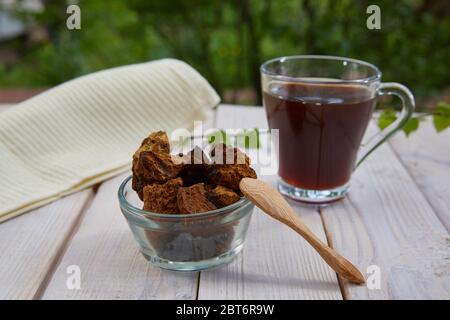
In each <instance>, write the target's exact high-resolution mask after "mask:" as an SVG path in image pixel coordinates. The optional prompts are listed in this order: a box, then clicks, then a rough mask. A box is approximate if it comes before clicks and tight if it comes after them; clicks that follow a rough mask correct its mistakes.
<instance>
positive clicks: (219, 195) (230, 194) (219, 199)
mask: <svg viewBox="0 0 450 320" xmlns="http://www.w3.org/2000/svg"><path fill="white" fill-rule="evenodd" d="M240 198H241V197H240V196H239V195H238V194H237V193H236V192H234V191H233V190H231V189H229V188H227V187H224V186H217V187H215V188H214V189H212V190H211V191H209V192H208V199H209V200H211V202H212V203H214V204H215V205H216V207H217V208H223V207H226V206H228V205H230V204H233V203H235V202H237V201H238V200H239V199H240Z"/></svg>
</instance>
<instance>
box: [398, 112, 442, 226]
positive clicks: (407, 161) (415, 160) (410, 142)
mask: <svg viewBox="0 0 450 320" xmlns="http://www.w3.org/2000/svg"><path fill="white" fill-rule="evenodd" d="M390 143H391V145H392V146H393V149H394V151H395V153H396V154H397V156H398V158H400V160H401V161H402V162H403V165H404V166H405V167H406V169H407V170H408V172H409V174H410V175H411V177H412V178H413V179H414V182H415V183H416V184H417V186H418V187H419V189H420V190H421V191H422V192H423V194H424V195H425V197H426V198H427V200H428V202H429V203H430V205H431V206H432V207H433V209H434V211H435V212H436V213H437V215H438V216H439V218H440V220H441V221H442V223H443V224H444V225H445V227H446V228H447V231H449V230H450V129H447V130H445V131H442V132H440V133H437V132H436V130H435V129H434V126H433V123H432V120H431V118H426V120H425V121H422V122H421V124H420V127H419V129H418V131H417V132H415V133H412V134H411V135H410V136H409V137H406V136H405V135H404V134H403V133H399V134H397V135H395V136H394V137H393V138H392V139H391V140H390Z"/></svg>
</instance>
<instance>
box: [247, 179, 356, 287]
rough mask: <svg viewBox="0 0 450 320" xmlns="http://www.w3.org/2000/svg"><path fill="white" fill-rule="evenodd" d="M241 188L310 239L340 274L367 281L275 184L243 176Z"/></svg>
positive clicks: (265, 210)
mask: <svg viewBox="0 0 450 320" xmlns="http://www.w3.org/2000/svg"><path fill="white" fill-rule="evenodd" d="M239 188H240V189H241V191H242V193H243V194H244V195H245V196H246V197H247V198H248V199H249V200H250V201H251V202H253V203H254V204H255V205H256V206H257V207H258V208H260V209H261V210H262V211H264V212H265V213H267V214H268V215H269V216H271V217H272V218H275V219H277V220H278V221H280V222H282V223H284V224H285V225H287V226H288V227H290V228H291V229H293V230H294V231H296V232H297V233H298V234H300V235H301V236H302V237H303V238H304V239H305V240H306V241H308V242H309V244H310V245H311V246H313V248H314V249H315V250H316V251H317V252H318V253H319V254H320V256H321V257H322V258H323V259H324V260H325V261H326V263H328V265H329V266H330V267H331V268H333V270H334V271H336V272H337V274H339V275H340V276H342V277H343V278H345V279H347V280H349V281H350V282H353V283H357V284H362V283H364V282H365V279H364V276H363V275H362V273H361V272H360V271H359V270H358V269H357V268H356V267H355V266H354V265H353V264H352V263H351V262H350V261H348V260H347V259H345V258H344V257H342V256H341V255H340V254H339V253H337V252H336V251H334V250H333V249H332V248H330V247H329V246H327V245H326V244H324V243H323V242H322V241H321V240H320V239H319V238H318V237H317V236H316V235H315V234H314V233H312V231H311V230H310V229H309V228H308V227H307V226H306V224H305V223H304V222H303V221H302V220H301V219H300V217H299V216H298V215H297V213H295V211H294V210H293V209H292V208H291V207H290V206H289V204H288V203H287V201H286V200H285V199H284V198H283V196H282V195H281V194H280V193H279V192H278V191H276V190H275V189H274V188H272V187H271V186H269V185H268V184H267V183H265V182H263V181H260V180H256V179H251V178H244V179H242V180H241V182H240V184H239Z"/></svg>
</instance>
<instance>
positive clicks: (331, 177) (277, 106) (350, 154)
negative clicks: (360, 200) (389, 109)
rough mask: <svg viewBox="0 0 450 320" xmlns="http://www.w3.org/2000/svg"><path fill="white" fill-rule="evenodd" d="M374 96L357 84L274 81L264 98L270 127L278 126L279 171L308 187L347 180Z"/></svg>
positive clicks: (329, 185)
mask: <svg viewBox="0 0 450 320" xmlns="http://www.w3.org/2000/svg"><path fill="white" fill-rule="evenodd" d="M374 100H375V99H374V98H373V97H372V96H371V94H370V91H369V90H368V89H367V88H366V87H364V86H358V85H343V84H336V85H334V84H318V83H317V84H314V83H311V84H298V83H273V84H271V85H270V86H269V88H268V90H267V92H264V104H265V107H266V112H267V118H268V121H269V126H270V128H271V129H279V138H280V141H279V172H278V173H279V175H280V177H281V178H282V179H283V180H284V181H285V182H287V183H289V184H290V185H293V186H295V187H298V188H302V189H308V190H327V189H333V188H336V187H340V186H343V185H345V184H346V183H347V182H348V181H349V180H350V175H351V173H352V171H353V168H354V165H355V161H356V156H357V152H358V149H359V146H360V143H361V140H362V138H363V135H364V132H365V130H366V128H367V125H368V123H369V120H370V117H371V115H372V111H373V109H374V107H375V101H374Z"/></svg>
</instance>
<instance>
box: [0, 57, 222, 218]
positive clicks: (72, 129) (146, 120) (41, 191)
mask: <svg viewBox="0 0 450 320" xmlns="http://www.w3.org/2000/svg"><path fill="white" fill-rule="evenodd" d="M219 101H220V98H219V96H218V95H217V93H216V92H215V91H214V89H213V88H212V87H211V86H210V85H209V84H208V82H207V81H206V80H205V79H204V78H203V77H202V76H201V75H200V74H199V73H197V72H196V71H195V70H194V69H193V68H191V67H190V66H189V65H187V64H186V63H184V62H182V61H178V60H174V59H164V60H158V61H153V62H148V63H142V64H136V65H130V66H124V67H118V68H114V69H109V70H105V71H100V72H96V73H93V74H90V75H86V76H83V77H80V78H77V79H75V80H71V81H69V82H66V83H64V84H62V85H60V86H58V87H55V88H53V89H51V90H49V91H46V92H44V93H42V94H40V95H38V96H36V97H33V98H31V99H29V100H27V101H25V102H22V103H20V105H17V106H16V107H14V108H11V109H10V110H6V111H4V112H1V113H0V222H2V221H5V220H7V219H9V218H12V217H15V216H17V215H19V214H21V213H24V212H26V211H28V210H30V209H33V208H36V207H38V206H41V205H43V204H46V203H48V202H50V201H52V200H55V199H57V198H60V197H62V196H64V195H67V194H69V193H72V192H75V191H77V190H80V189H82V188H85V187H88V186H91V185H93V184H95V183H97V182H99V181H102V180H105V179H107V178H109V177H112V176H113V175H116V174H118V173H120V172H123V171H125V170H127V169H128V168H129V165H130V163H131V157H132V153H133V152H134V150H135V149H136V148H137V147H138V146H139V144H140V142H141V140H142V139H143V138H144V137H145V136H147V135H148V134H149V132H151V131H154V130H158V129H161V130H167V131H171V130H173V129H175V128H186V129H192V127H193V124H194V123H193V122H194V120H203V119H205V118H206V116H207V112H206V111H207V110H208V109H210V108H212V107H214V106H216V105H217V104H218V103H219Z"/></svg>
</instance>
